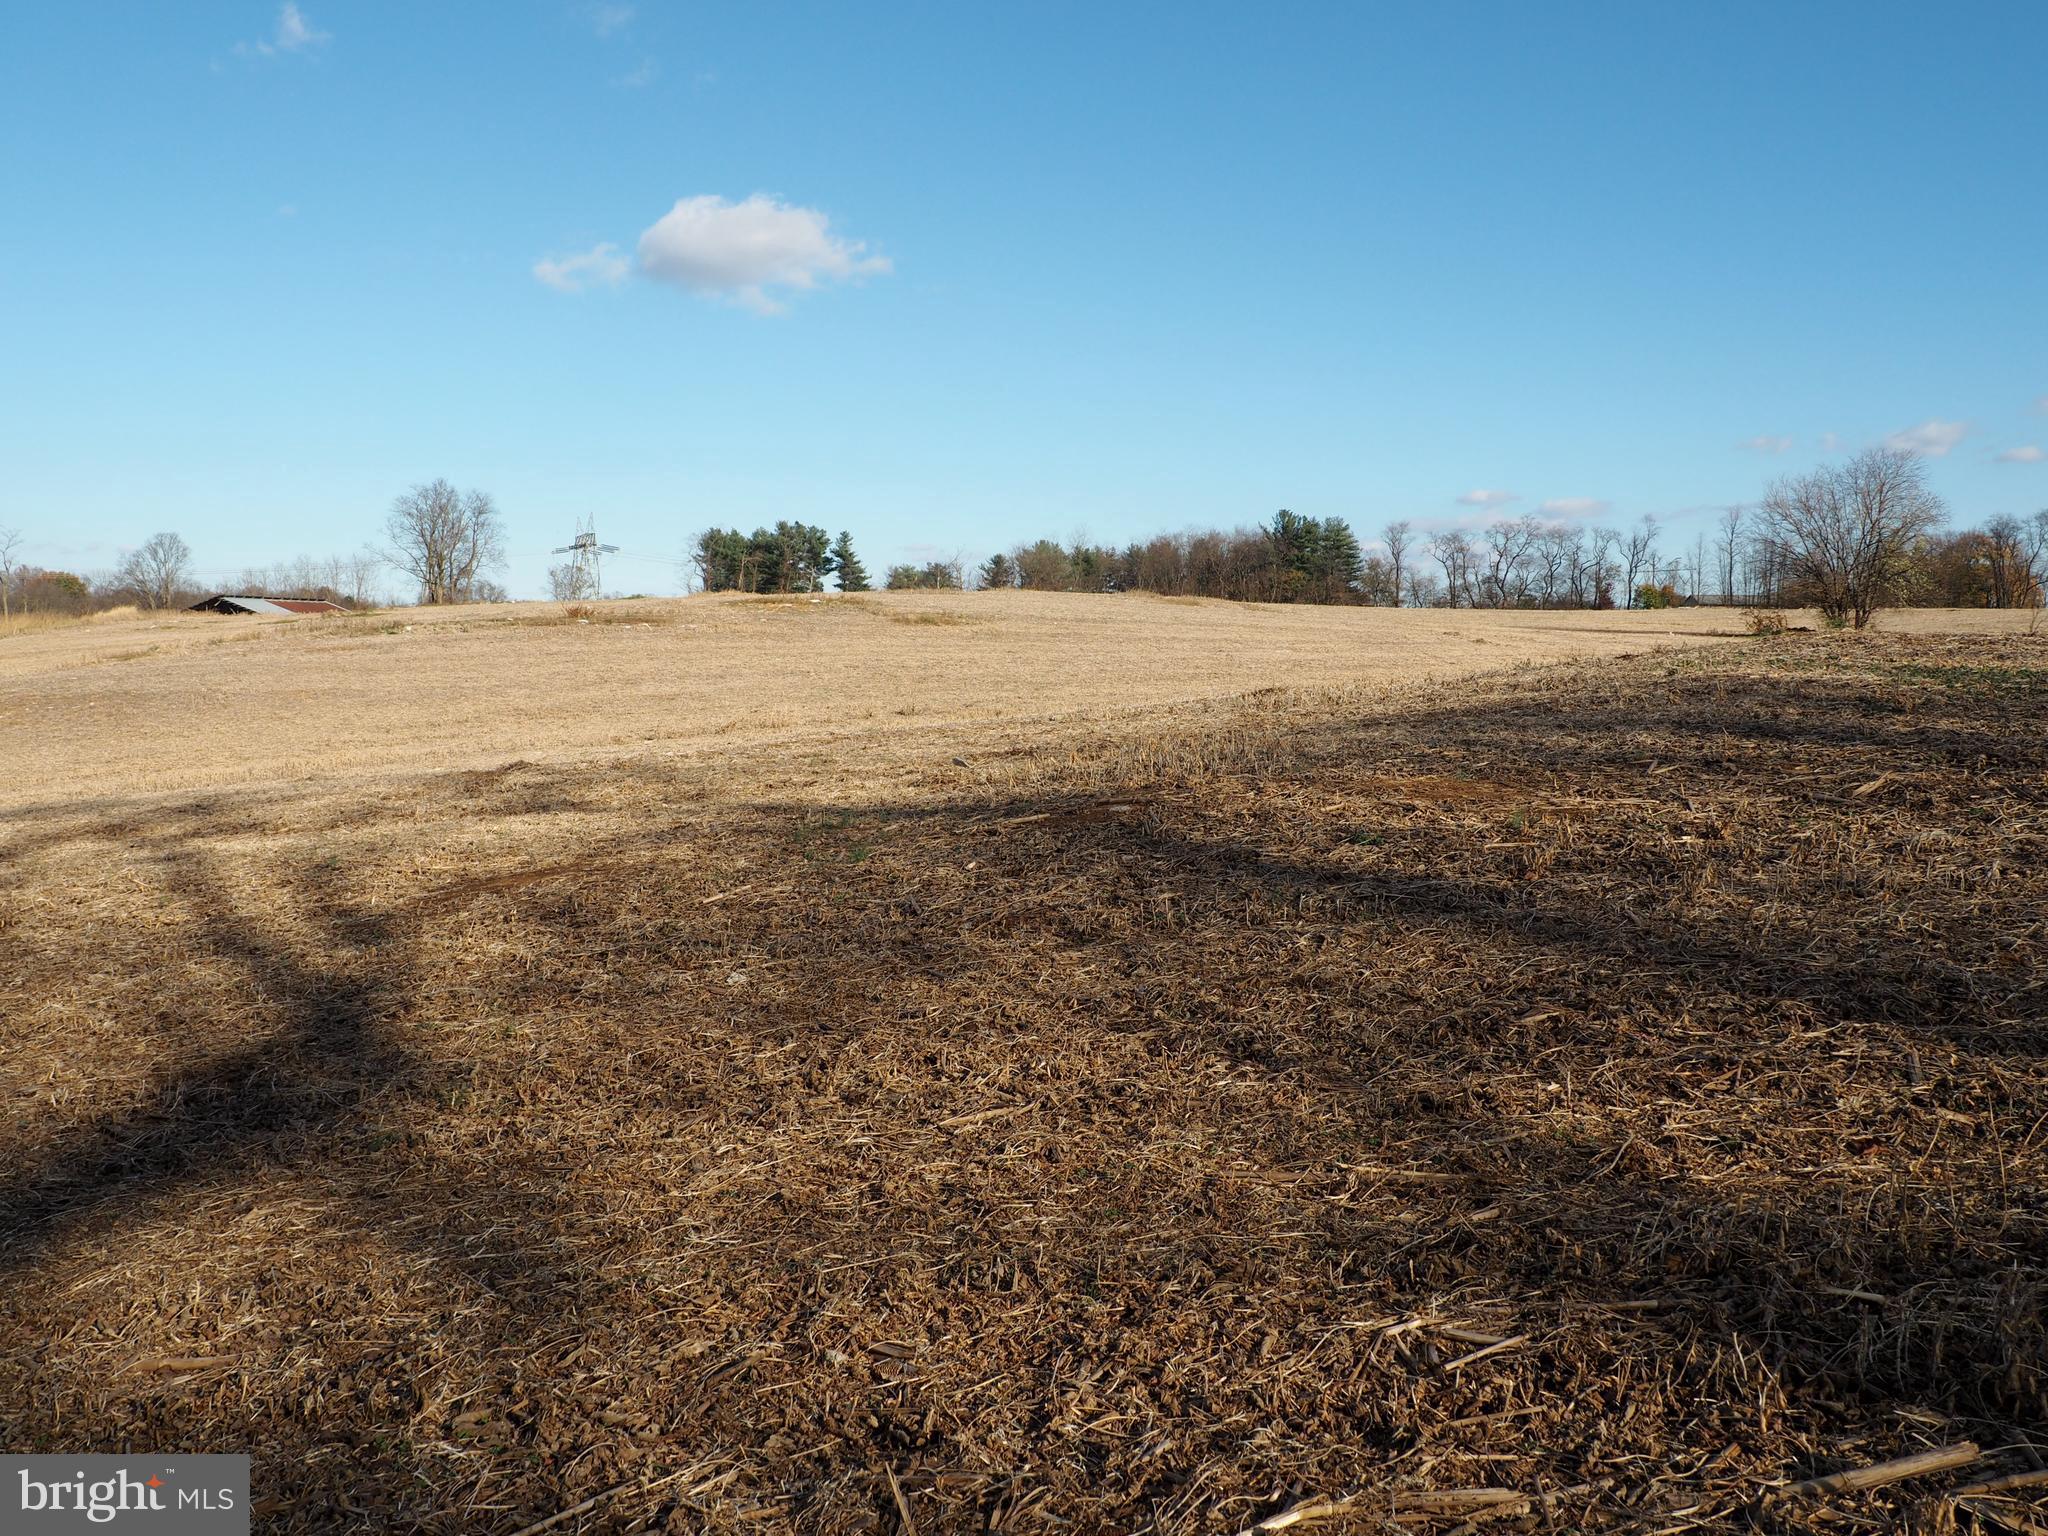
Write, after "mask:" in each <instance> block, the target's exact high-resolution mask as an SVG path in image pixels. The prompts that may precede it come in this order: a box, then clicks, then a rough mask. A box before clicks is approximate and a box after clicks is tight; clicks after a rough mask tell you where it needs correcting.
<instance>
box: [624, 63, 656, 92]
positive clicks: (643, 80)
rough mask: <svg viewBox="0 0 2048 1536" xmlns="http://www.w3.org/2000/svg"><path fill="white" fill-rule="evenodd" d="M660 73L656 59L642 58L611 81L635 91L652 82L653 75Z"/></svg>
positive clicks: (653, 79)
mask: <svg viewBox="0 0 2048 1536" xmlns="http://www.w3.org/2000/svg"><path fill="white" fill-rule="evenodd" d="M660 73H661V65H660V63H659V62H658V61H657V60H654V59H651V58H649V59H642V60H641V61H640V62H639V64H638V65H636V66H635V67H634V68H632V69H629V70H627V71H626V73H624V74H623V75H621V76H619V78H618V79H617V80H615V81H613V82H612V83H613V84H614V85H617V86H621V87H623V88H624V89H626V90H629V91H637V90H641V89H643V88H645V87H647V86H650V85H652V84H654V81H655V77H656V76H658V75H659V74H660Z"/></svg>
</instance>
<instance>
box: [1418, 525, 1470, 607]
mask: <svg viewBox="0 0 2048 1536" xmlns="http://www.w3.org/2000/svg"><path fill="white" fill-rule="evenodd" d="M1429 553H1430V558H1431V559H1433V560H1435V561H1436V563H1437V564H1438V565H1440V566H1442V567H1443V568H1444V590H1445V592H1446V593H1448V594H1449V596H1450V601H1451V606H1452V607H1454V608H1455V607H1457V606H1458V605H1459V604H1460V603H1463V604H1464V605H1465V606H1466V607H1468V608H1469V607H1472V606H1474V600H1473V596H1472V558H1473V551H1472V541H1471V540H1470V539H1468V538H1467V537H1466V536H1465V535H1464V534H1463V533H1462V532H1460V531H1459V530H1457V529H1455V528H1453V529H1449V530H1447V531H1445V532H1443V533H1433V534H1431V535H1430V536H1429Z"/></svg>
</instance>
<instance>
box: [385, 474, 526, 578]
mask: <svg viewBox="0 0 2048 1536" xmlns="http://www.w3.org/2000/svg"><path fill="white" fill-rule="evenodd" d="M384 531H385V535H386V536H387V537H388V538H389V540H390V546H389V548H388V549H387V550H386V552H385V559H386V560H387V561H389V562H390V564H391V565H393V566H394V567H396V568H397V569H398V570H400V571H402V572H404V573H405V574H406V575H408V576H410V577H411V578H412V579H413V580H414V581H415V582H417V583H418V584H419V592H420V601H422V602H425V603H467V602H476V601H486V600H487V599H483V598H480V597H479V596H478V593H479V591H480V590H481V589H482V588H483V587H484V586H485V585H487V583H485V582H484V580H483V576H484V572H486V571H489V570H494V569H496V568H497V567H498V566H499V565H500V564H502V563H503V561H504V558H505V536H504V530H503V526H502V524H501V523H500V521H499V518H498V508H497V506H496V504H495V503H493V502H492V500H491V498H490V497H489V495H487V494H486V493H485V492H483V491H468V492H464V491H458V490H457V489H456V488H455V487H454V486H452V485H450V484H449V483H448V482H447V481H446V480H431V481H428V482H427V483H426V484H424V485H416V486H414V487H413V488H412V489H411V490H409V491H407V492H406V493H405V494H404V495H403V496H400V497H398V498H397V499H396V500H394V501H393V502H392V503H391V515H390V516H389V517H388V518H387V519H385V523H384ZM500 590H502V589H500Z"/></svg>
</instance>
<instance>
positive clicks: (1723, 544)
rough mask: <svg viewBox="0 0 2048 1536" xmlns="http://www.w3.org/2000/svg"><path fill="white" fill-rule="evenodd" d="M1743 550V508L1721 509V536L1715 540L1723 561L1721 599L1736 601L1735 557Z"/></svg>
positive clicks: (1725, 601) (1715, 548)
mask: <svg viewBox="0 0 2048 1536" xmlns="http://www.w3.org/2000/svg"><path fill="white" fill-rule="evenodd" d="M1741 550H1742V508H1741V507H1739V506H1735V507H1723V508H1722V509H1721V536H1720V537H1719V538H1718V539H1716V540H1715V541H1714V552H1715V554H1716V555H1718V556H1719V557H1720V561H1721V601H1722V602H1724V603H1732V602H1734V601H1735V559H1736V556H1737V555H1738V554H1740V553H1741Z"/></svg>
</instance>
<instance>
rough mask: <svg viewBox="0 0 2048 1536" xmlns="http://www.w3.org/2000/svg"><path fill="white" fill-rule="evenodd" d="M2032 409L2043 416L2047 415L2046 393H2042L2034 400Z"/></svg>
mask: <svg viewBox="0 0 2048 1536" xmlns="http://www.w3.org/2000/svg"><path fill="white" fill-rule="evenodd" d="M2034 409H2035V410H2037V411H2039V412H2040V413H2041V414H2042V415H2043V416H2048V395H2043V396H2042V397H2041V398H2040V399H2038V400H2036V401H2035V402H2034Z"/></svg>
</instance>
